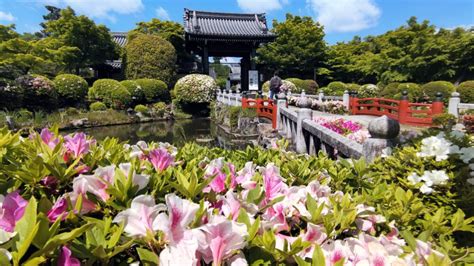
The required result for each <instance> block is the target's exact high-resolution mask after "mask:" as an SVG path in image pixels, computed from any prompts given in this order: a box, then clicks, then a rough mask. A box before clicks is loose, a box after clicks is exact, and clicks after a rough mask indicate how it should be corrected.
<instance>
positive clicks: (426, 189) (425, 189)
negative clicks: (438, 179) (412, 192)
mask: <svg viewBox="0 0 474 266" xmlns="http://www.w3.org/2000/svg"><path fill="white" fill-rule="evenodd" d="M420 191H421V193H423V194H431V193H432V192H433V189H432V188H431V187H429V186H427V185H425V184H423V185H422V186H421V187H420Z"/></svg>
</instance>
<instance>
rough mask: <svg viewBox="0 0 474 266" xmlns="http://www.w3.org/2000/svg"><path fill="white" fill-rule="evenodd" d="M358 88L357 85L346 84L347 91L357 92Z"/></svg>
mask: <svg viewBox="0 0 474 266" xmlns="http://www.w3.org/2000/svg"><path fill="white" fill-rule="evenodd" d="M360 87H361V86H360V85H359V84H355V83H349V84H346V90H347V91H359V89H360Z"/></svg>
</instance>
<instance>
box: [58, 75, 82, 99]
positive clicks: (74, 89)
mask: <svg viewBox="0 0 474 266" xmlns="http://www.w3.org/2000/svg"><path fill="white" fill-rule="evenodd" d="M54 85H55V86H56V90H57V91H58V94H59V97H60V100H61V102H62V103H63V104H65V105H75V104H76V103H77V102H82V101H84V100H85V97H86V95H87V89H88V88H89V85H88V84H87V81H86V80H85V79H83V78H82V77H79V76H77V75H72V74H62V75H58V76H56V78H54Z"/></svg>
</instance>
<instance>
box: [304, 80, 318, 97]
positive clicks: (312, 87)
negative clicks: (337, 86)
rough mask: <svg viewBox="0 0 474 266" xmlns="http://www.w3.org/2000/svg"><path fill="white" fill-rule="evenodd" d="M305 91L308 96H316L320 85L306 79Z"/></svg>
mask: <svg viewBox="0 0 474 266" xmlns="http://www.w3.org/2000/svg"><path fill="white" fill-rule="evenodd" d="M303 84H304V88H305V89H304V90H305V91H306V92H307V93H308V94H316V93H317V92H318V89H319V85H318V83H317V82H316V81H314V80H312V79H305V80H304V83H303Z"/></svg>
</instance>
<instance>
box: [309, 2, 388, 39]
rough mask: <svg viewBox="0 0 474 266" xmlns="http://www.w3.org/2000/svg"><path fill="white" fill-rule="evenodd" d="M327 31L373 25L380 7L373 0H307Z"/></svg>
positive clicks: (339, 30)
mask: <svg viewBox="0 0 474 266" xmlns="http://www.w3.org/2000/svg"><path fill="white" fill-rule="evenodd" d="M307 3H308V5H309V6H310V8H311V9H312V10H313V12H314V13H315V14H317V18H316V19H317V20H318V21H319V22H320V23H321V24H323V25H324V27H325V30H326V31H327V32H331V31H333V32H350V31H358V30H362V29H366V28H370V27H373V26H374V25H375V24H377V21H378V19H379V17H380V13H381V11H380V9H379V7H378V6H377V5H376V4H375V3H374V1H373V0H307Z"/></svg>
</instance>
